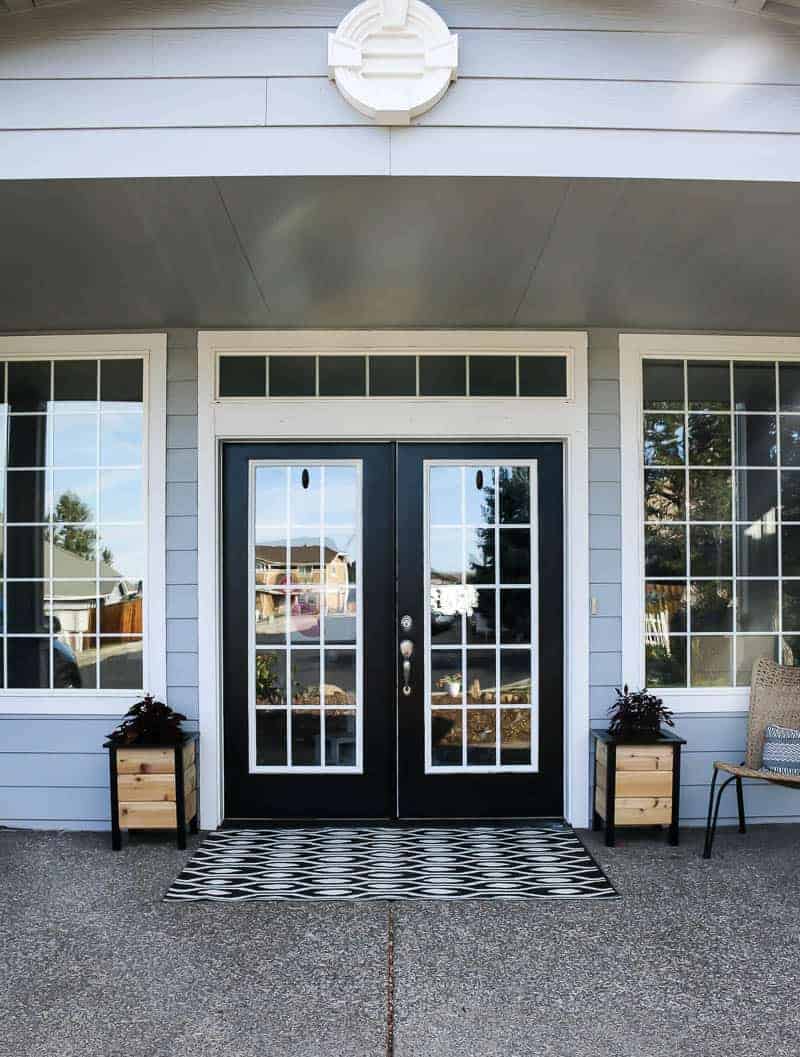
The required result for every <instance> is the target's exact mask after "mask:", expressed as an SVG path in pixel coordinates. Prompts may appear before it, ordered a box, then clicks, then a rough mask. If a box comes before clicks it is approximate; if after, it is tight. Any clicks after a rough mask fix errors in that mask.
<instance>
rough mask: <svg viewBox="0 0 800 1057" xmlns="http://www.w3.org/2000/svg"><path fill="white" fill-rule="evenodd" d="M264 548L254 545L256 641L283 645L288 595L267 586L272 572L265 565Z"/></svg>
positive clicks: (260, 643)
mask: <svg viewBox="0 0 800 1057" xmlns="http://www.w3.org/2000/svg"><path fill="white" fill-rule="evenodd" d="M266 550H267V548H266V547H256V643H258V644H259V645H273V644H278V643H281V644H284V645H285V643H286V632H287V629H288V625H289V596H288V594H287V593H286V592H285V591H280V590H278V589H276V588H274V587H270V586H267V581H268V580H269V579H270V578H271V576H272V575H273V573H272V572H271V570H269V569H268V567H266V563H267V562H268V560H269V559H268V557H267V556H265V554H264V552H265V551H266ZM262 563H263V564H262ZM284 568H285V566H284Z"/></svg>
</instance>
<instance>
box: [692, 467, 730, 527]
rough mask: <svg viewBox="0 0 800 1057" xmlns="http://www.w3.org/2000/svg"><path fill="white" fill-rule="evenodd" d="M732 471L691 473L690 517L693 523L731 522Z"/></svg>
mask: <svg viewBox="0 0 800 1057" xmlns="http://www.w3.org/2000/svg"><path fill="white" fill-rule="evenodd" d="M732 480H733V479H732V476H731V472H730V470H690V471H689V517H690V518H691V519H692V521H730V520H731V513H732V507H733V504H732V501H731V500H732V495H731V492H732V488H731V485H732Z"/></svg>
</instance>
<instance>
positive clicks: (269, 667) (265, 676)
mask: <svg viewBox="0 0 800 1057" xmlns="http://www.w3.org/2000/svg"><path fill="white" fill-rule="evenodd" d="M256 699H257V700H258V701H262V702H263V703H264V704H266V705H282V704H285V702H284V700H283V694H282V693H281V687H280V681H279V679H278V661H277V658H276V656H275V654H273V653H258V654H256Z"/></svg>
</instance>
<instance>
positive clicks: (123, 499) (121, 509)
mask: <svg viewBox="0 0 800 1057" xmlns="http://www.w3.org/2000/svg"><path fill="white" fill-rule="evenodd" d="M100 516H101V518H102V519H103V521H141V520H142V519H143V517H144V501H143V496H142V475H141V473H140V472H139V471H138V470H110V471H109V470H104V471H102V472H101V474H100Z"/></svg>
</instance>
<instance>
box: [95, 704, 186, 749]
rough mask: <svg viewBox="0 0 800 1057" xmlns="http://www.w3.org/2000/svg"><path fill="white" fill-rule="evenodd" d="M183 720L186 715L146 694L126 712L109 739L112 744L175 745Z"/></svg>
mask: <svg viewBox="0 0 800 1057" xmlns="http://www.w3.org/2000/svg"><path fill="white" fill-rule="evenodd" d="M184 719H186V716H184V715H182V714H181V713H180V712H175V711H173V709H171V708H170V707H169V705H165V704H164V702H163V701H156V699H155V698H154V697H153V696H152V695H151V694H146V695H145V697H144V698H143V699H142V700H141V701H137V702H136V704H135V705H133V706H132V707H131V708H130V709H129V710H128V711H127V712H126V713H125V717H124V718H123V720H122V722H121V723H120V725H119V726H118V727H117V728H116V729H115V730H112V731H111V733H110V734H109V735H108V740H109V742H111V744H112V745H177V744H178V743H179V742H180V741H182V740H183V731H182V730H181V721H182V720H184Z"/></svg>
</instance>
